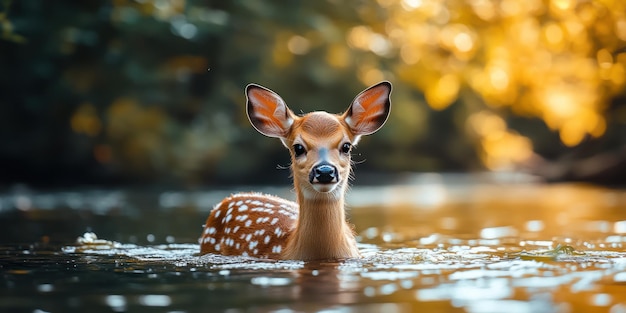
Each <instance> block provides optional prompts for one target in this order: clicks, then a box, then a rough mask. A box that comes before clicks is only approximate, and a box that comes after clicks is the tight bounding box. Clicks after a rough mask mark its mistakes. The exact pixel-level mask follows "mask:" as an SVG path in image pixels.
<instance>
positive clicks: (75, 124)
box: [70, 102, 102, 137]
mask: <svg viewBox="0 0 626 313" xmlns="http://www.w3.org/2000/svg"><path fill="white" fill-rule="evenodd" d="M70 125H71V127H72V130H73V131H74V132H75V133H79V134H81V133H82V134H85V135H87V136H90V137H95V136H97V135H98V134H100V131H101V129H102V123H101V122H100V118H99V117H98V113H97V111H96V108H95V107H94V106H93V104H91V103H88V102H85V103H83V104H81V105H80V106H79V107H78V109H77V110H76V112H74V114H73V115H72V117H71V119H70Z"/></svg>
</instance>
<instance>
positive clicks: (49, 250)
mask: <svg viewBox="0 0 626 313" xmlns="http://www.w3.org/2000/svg"><path fill="white" fill-rule="evenodd" d="M240 190H244V191H247V190H250V189H240ZM233 191H235V190H217V191H215V190H213V191H208V190H202V191H153V190H152V191H146V190H124V191H123V190H82V191H71V192H49V193H43V192H33V191H30V190H27V189H25V188H16V189H15V190H12V191H11V192H9V193H6V194H4V195H2V196H1V197H0V206H1V214H0V227H1V228H2V229H3V231H2V234H3V235H2V238H1V243H0V249H1V252H0V271H1V274H2V278H3V279H2V282H1V283H0V291H1V292H0V311H3V312H67V311H82V312H87V311H88V312H126V311H142V312H144V311H145V312H153V311H154V312H611V313H616V312H626V250H625V249H624V245H625V244H626V192H624V191H622V190H618V189H607V188H600V187H594V186H586V185H573V184H560V185H544V184H538V183H533V182H528V181H524V182H516V181H515V180H511V179H507V180H506V181H505V182H501V181H498V180H494V179H490V180H488V181H482V180H476V179H472V180H466V179H465V178H463V177H450V176H445V177H442V176H439V175H433V174H430V175H419V176H415V177H413V178H411V179H407V180H404V181H403V182H402V183H401V184H395V185H388V186H382V187H381V186H377V187H354V188H353V189H352V190H351V191H350V194H349V197H348V203H349V204H350V216H351V222H352V223H354V224H355V229H356V232H357V233H358V239H359V241H360V244H359V247H360V250H361V252H362V254H363V258H362V259H351V260H344V261H341V262H307V263H305V262H299V261H271V260H257V259H252V258H242V257H224V256H217V255H206V256H199V255H197V252H198V250H199V246H198V244H197V243H196V242H197V241H196V240H197V237H198V236H199V234H200V232H201V229H202V228H201V226H202V224H203V222H204V219H205V218H206V216H207V215H208V212H209V211H210V209H211V208H212V205H213V204H215V203H216V202H217V201H219V199H221V198H222V197H224V196H226V195H228V194H229V193H230V192H233ZM263 191H266V192H270V193H274V194H279V195H281V196H284V197H287V198H292V196H293V195H292V193H291V192H290V190H289V188H273V189H267V190H263ZM92 233H93V234H92ZM94 234H95V236H97V237H98V239H96V238H95V237H94ZM77 239H78V240H77Z"/></svg>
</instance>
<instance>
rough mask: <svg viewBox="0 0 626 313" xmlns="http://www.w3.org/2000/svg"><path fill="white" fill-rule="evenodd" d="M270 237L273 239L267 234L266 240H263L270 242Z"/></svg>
mask: <svg viewBox="0 0 626 313" xmlns="http://www.w3.org/2000/svg"><path fill="white" fill-rule="evenodd" d="M270 239H271V238H270V235H267V236H265V240H263V242H264V243H265V244H268V243H270Z"/></svg>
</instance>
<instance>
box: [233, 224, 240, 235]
mask: <svg viewBox="0 0 626 313" xmlns="http://www.w3.org/2000/svg"><path fill="white" fill-rule="evenodd" d="M238 230H239V225H237V226H235V228H234V229H233V234H234V233H237V231H238Z"/></svg>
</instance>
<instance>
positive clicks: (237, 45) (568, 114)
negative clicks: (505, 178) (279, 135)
mask: <svg viewBox="0 0 626 313" xmlns="http://www.w3.org/2000/svg"><path fill="white" fill-rule="evenodd" d="M612 3H613V4H611V6H607V4H606V3H601V2H594V1H589V2H576V1H529V2H522V3H518V2H514V1H513V2H511V1H482V2H480V1H475V2H466V1H448V2H446V5H445V6H443V4H441V3H439V1H426V0H424V1H414V0H413V1H412V0H407V1H395V0H384V1H382V0H381V1H378V2H373V1H348V2H341V3H340V2H338V1H333V0H329V1H288V2H284V1H264V2H258V1H243V0H241V1H194V0H186V1H185V0H176V1H163V0H141V1H140V0H136V1H131V0H128V1H126V0H115V1H29V0H23V1H10V0H4V1H0V27H1V34H0V168H1V173H0V186H4V187H11V186H15V185H16V184H26V185H31V186H44V187H65V186H83V185H100V186H103V185H104V186H106V185H117V184H140V185H169V186H206V185H225V184H226V185H230V184H272V183H288V181H289V180H288V176H289V173H288V171H287V170H284V171H277V169H276V166H277V165H278V166H288V164H289V159H288V154H287V152H286V151H285V150H284V148H283V147H282V145H281V144H280V143H279V142H278V141H277V140H274V139H270V138H265V137H263V136H262V135H261V134H259V133H257V132H256V131H255V130H254V129H253V128H252V127H251V126H250V125H249V123H248V121H247V118H246V116H245V106H244V104H245V95H244V88H245V86H246V85H247V84H248V83H251V82H254V83H258V84H261V85H264V86H266V87H268V88H270V89H272V90H274V91H276V92H277V93H279V94H280V95H281V96H282V97H283V98H284V99H285V100H286V102H287V104H288V105H289V106H290V107H291V108H292V109H293V110H294V111H295V112H309V111H312V110H326V111H329V112H336V113H339V112H342V111H343V110H344V109H345V108H347V106H348V105H349V104H350V101H351V100H352V99H353V97H354V96H355V95H356V94H357V93H358V92H360V91H361V90H363V89H364V88H366V87H367V86H369V85H371V84H374V83H376V82H378V81H380V80H383V79H386V80H389V81H391V82H392V83H393V84H394V92H393V94H392V103H393V106H392V113H391V117H390V119H389V121H388V123H387V125H386V126H385V127H384V128H383V129H382V130H381V131H380V132H379V133H377V134H375V135H373V136H371V137H368V138H365V139H364V140H363V141H362V142H361V145H360V146H359V147H358V149H356V150H355V155H354V159H355V160H356V161H357V162H358V165H357V177H359V173H364V174H362V175H364V177H376V175H373V174H377V173H378V174H380V173H385V174H394V173H396V174H398V173H405V172H424V171H436V172H469V171H483V170H491V171H525V172H530V173H531V174H536V175H539V176H541V177H544V178H545V179H547V180H550V181H555V180H556V181H559V180H583V181H592V182H598V183H603V184H623V183H624V182H625V177H626V175H624V174H625V173H626V170H625V165H624V163H625V162H624V160H626V149H625V148H624V147H625V144H626V137H625V136H626V129H625V124H626V106H625V103H626V93H625V88H624V87H625V86H626V74H625V73H626V53H624V52H623V51H624V49H623V48H624V47H626V42H625V41H626V4H624V3H622V2H619V1H614V2H612ZM369 174H372V175H370V176H368V175H369Z"/></svg>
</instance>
